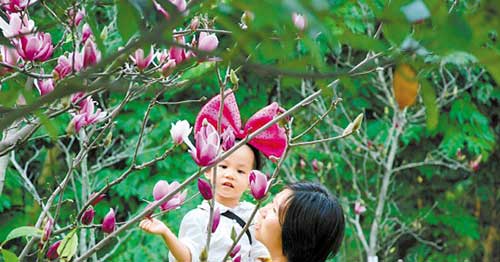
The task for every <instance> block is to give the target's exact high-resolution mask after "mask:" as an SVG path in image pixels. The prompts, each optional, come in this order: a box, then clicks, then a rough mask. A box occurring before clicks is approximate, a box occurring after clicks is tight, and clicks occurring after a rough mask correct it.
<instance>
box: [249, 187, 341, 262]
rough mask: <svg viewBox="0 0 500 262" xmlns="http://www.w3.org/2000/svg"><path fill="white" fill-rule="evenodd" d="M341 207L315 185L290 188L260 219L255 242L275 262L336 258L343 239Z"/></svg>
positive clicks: (327, 193)
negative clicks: (256, 241) (262, 247)
mask: <svg viewBox="0 0 500 262" xmlns="http://www.w3.org/2000/svg"><path fill="white" fill-rule="evenodd" d="M344 229H345V220H344V213H343V211H342V207H341V206H340V204H339V203H338V201H337V200H336V198H335V197H334V196H332V195H331V194H330V193H329V191H328V190H327V189H326V188H325V187H323V186H322V185H319V184H315V183H306V182H301V183H295V184H291V185H289V186H287V187H286V188H285V189H284V190H282V191H281V192H280V193H279V194H278V195H276V197H275V198H274V199H273V202H272V203H269V204H268V205H266V206H265V207H263V208H262V209H261V210H260V211H259V214H258V216H257V219H256V224H255V238H256V239H257V240H259V241H260V242H262V243H263V244H264V245H265V246H266V247H267V249H268V250H269V253H270V255H271V260H272V262H321V261H325V260H326V259H327V258H328V257H329V256H334V255H335V254H336V253H337V251H338V250H339V247H340V244H341V242H342V238H343V237H344Z"/></svg>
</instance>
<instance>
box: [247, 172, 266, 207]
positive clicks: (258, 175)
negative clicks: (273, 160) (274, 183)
mask: <svg viewBox="0 0 500 262" xmlns="http://www.w3.org/2000/svg"><path fill="white" fill-rule="evenodd" d="M248 180H249V182H250V192H251V193H252V196H253V197H254V198H255V199H256V200H261V199H263V198H264V197H265V196H266V194H267V191H268V190H269V185H270V184H271V181H268V179H267V176H266V175H265V174H264V173H262V172H260V171H259V170H252V171H250V175H249V176H248Z"/></svg>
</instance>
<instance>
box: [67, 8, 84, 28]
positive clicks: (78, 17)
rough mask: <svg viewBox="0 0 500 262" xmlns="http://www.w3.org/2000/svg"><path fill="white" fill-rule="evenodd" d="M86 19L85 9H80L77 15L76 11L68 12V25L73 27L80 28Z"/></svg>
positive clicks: (70, 10)
mask: <svg viewBox="0 0 500 262" xmlns="http://www.w3.org/2000/svg"><path fill="white" fill-rule="evenodd" d="M84 17H85V10H84V9H79V10H78V11H77V12H76V14H75V9H73V8H71V9H69V10H68V18H69V19H68V23H69V24H70V25H71V26H75V27H76V26H78V25H79V24H80V23H81V22H82V20H83V18H84Z"/></svg>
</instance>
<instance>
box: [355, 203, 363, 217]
mask: <svg viewBox="0 0 500 262" xmlns="http://www.w3.org/2000/svg"><path fill="white" fill-rule="evenodd" d="M365 212H366V207H365V206H364V205H363V204H362V203H361V202H360V201H356V203H354V213H356V215H361V214H363V213H365Z"/></svg>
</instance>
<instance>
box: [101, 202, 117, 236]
mask: <svg viewBox="0 0 500 262" xmlns="http://www.w3.org/2000/svg"><path fill="white" fill-rule="evenodd" d="M115 228H116V218H115V211H114V210H113V209H112V208H110V209H109V212H108V214H106V216H105V217H104V219H103V220H102V231H104V232H106V233H112V232H113V231H115Z"/></svg>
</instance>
